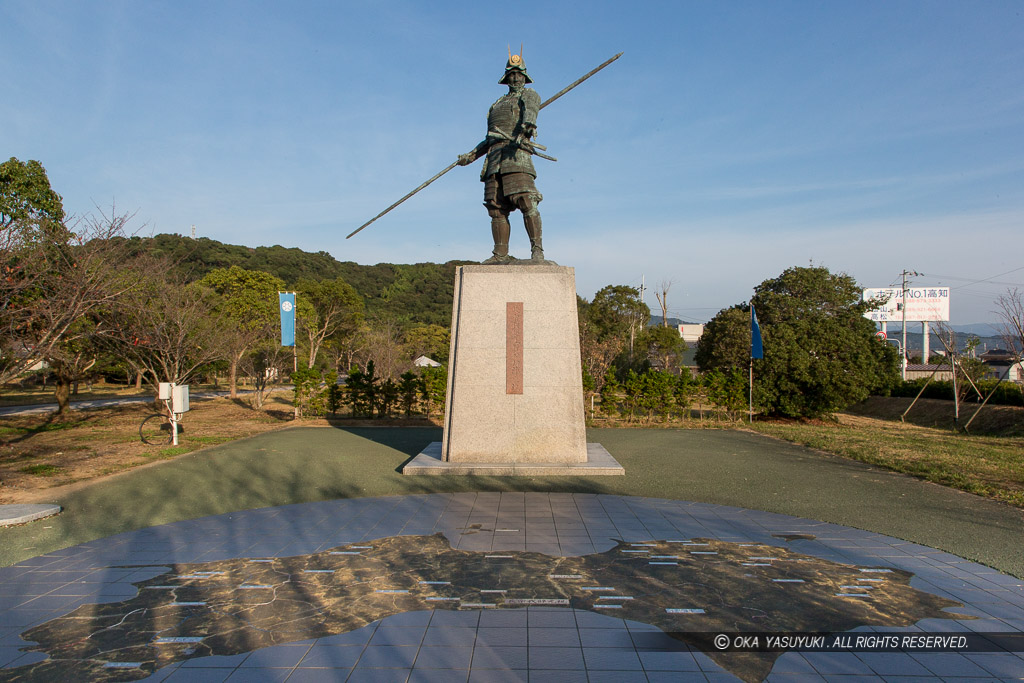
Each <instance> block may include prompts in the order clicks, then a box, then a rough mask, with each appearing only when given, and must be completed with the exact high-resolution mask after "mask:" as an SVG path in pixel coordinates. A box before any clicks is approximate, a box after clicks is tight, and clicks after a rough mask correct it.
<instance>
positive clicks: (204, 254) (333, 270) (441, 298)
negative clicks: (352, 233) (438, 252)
mask: <svg viewBox="0 0 1024 683" xmlns="http://www.w3.org/2000/svg"><path fill="white" fill-rule="evenodd" d="M132 240H133V241H134V240H139V241H140V244H139V247H140V248H141V249H146V250H148V251H150V252H151V253H153V254H160V255H166V256H168V257H170V258H171V259H172V260H174V261H175V262H177V263H180V264H181V267H182V269H183V270H184V271H185V272H186V273H187V276H188V278H189V279H190V280H198V279H199V278H201V277H203V276H204V275H206V274H207V273H209V272H210V271H211V270H213V269H215V268H230V267H231V266H240V267H241V268H245V269H246V270H262V271H264V272H267V273H270V274H271V275H276V276H277V277H279V278H281V279H282V280H284V281H285V282H286V283H287V284H288V285H289V286H292V285H295V284H296V283H297V282H298V281H299V280H301V279H312V280H325V279H334V278H337V277H341V278H344V280H345V281H346V282H348V283H349V284H350V285H352V287H354V288H355V290H356V291H357V292H359V294H360V296H362V297H363V300H364V301H365V302H366V310H367V313H369V314H371V315H375V314H376V315H384V316H389V317H393V318H395V319H396V320H399V321H402V322H410V323H429V324H434V325H441V326H443V327H448V325H449V324H450V322H451V314H452V287H453V284H454V281H455V267H456V266H459V265H464V264H466V263H472V262H471V261H449V262H448V263H416V264H393V263H378V264H377V265H374V266H364V265H360V264H358V263H353V262H352V261H344V262H342V261H338V260H337V259H335V258H334V257H333V256H331V255H330V254H328V253H327V252H326V251H319V252H316V253H312V252H308V251H303V250H301V249H297V248H294V247H293V248H286V247H282V246H273V247H245V246H241V245H237V244H224V243H222V242H218V241H217V240H211V239H209V238H207V237H200V238H198V239H194V240H193V239H191V238H189V237H183V236H181V235H166V234H161V235H155V236H153V237H142V238H140V237H133V238H132Z"/></svg>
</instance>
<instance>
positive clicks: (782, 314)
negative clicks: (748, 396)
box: [697, 266, 898, 417]
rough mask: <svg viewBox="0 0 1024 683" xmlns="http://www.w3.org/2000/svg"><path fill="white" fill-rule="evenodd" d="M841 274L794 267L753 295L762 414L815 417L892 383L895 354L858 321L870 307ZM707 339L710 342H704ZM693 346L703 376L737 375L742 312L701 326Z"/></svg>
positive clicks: (745, 356) (746, 322)
mask: <svg viewBox="0 0 1024 683" xmlns="http://www.w3.org/2000/svg"><path fill="white" fill-rule="evenodd" d="M861 292H862V290H861V288H860V286H858V285H857V283H856V281H855V280H854V279H853V278H852V277H850V276H849V275H846V274H838V275H837V274H833V273H831V272H829V270H828V269H827V268H824V267H821V266H817V267H815V266H811V267H806V268H804V267H794V268H789V269H787V270H786V271H785V272H784V273H782V274H781V275H780V276H778V277H776V278H772V279H770V280H765V281H764V282H762V283H761V284H760V285H758V286H757V287H756V288H755V289H754V296H753V297H752V298H751V303H752V304H753V305H754V307H755V309H756V310H757V316H758V320H759V322H760V325H761V333H762V338H763V341H764V358H763V359H761V360H756V361H754V403H755V405H757V406H758V407H759V408H762V409H764V410H765V411H767V412H768V413H771V414H777V415H785V416H791V417H816V416H820V415H824V414H827V413H832V412H835V411H837V410H842V409H843V408H845V407H847V406H849V405H851V404H853V403H856V402H858V401H861V400H863V399H864V398H867V396H868V395H869V394H870V393H871V392H872V391H881V390H885V389H888V388H889V387H891V386H893V384H894V383H895V382H896V381H897V375H898V368H897V359H896V352H895V350H894V349H893V348H892V347H891V346H889V345H887V344H884V343H882V342H880V341H879V340H878V339H877V338H876V337H875V326H874V323H872V322H871V321H870V320H868V319H867V318H865V317H864V313H865V312H866V311H867V310H868V308H869V307H870V305H871V304H868V303H866V302H864V301H863V300H862V297H861ZM709 332H710V335H709ZM704 335H705V337H708V339H707V340H705V339H704V338H702V339H701V341H700V343H699V345H698V354H697V363H698V366H699V367H700V368H701V370H702V371H707V370H711V369H716V368H717V369H721V370H728V369H731V368H736V369H738V370H740V371H742V370H743V369H744V368H745V367H746V366H747V363H748V362H749V358H750V356H749V353H750V314H749V307H746V306H734V307H732V308H730V309H726V310H724V311H722V312H721V313H719V314H718V315H717V316H715V318H714V319H713V320H712V321H711V322H709V323H708V325H707V326H706V327H705V330H704Z"/></svg>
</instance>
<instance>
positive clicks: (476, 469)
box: [402, 441, 626, 477]
mask: <svg viewBox="0 0 1024 683" xmlns="http://www.w3.org/2000/svg"><path fill="white" fill-rule="evenodd" d="M625 473H626V470H625V468H623V466H622V465H620V464H619V463H618V461H617V460H616V459H615V458H613V457H612V455H611V453H609V452H608V450H607V449H606V448H605V447H604V446H602V445H601V444H599V443H588V444H587V461H586V462H576V463H564V462H550V463H548V462H521V463H516V462H445V461H444V460H442V459H441V442H440V441H435V442H433V443H431V444H430V445H429V446H427V447H426V448H424V449H423V452H422V453H420V454H419V455H417V456H416V457H415V458H413V459H412V460H410V461H409V462H408V463H406V465H405V467H403V468H402V474H474V475H485V476H490V477H538V476H574V477H589V476H597V475H623V474H625Z"/></svg>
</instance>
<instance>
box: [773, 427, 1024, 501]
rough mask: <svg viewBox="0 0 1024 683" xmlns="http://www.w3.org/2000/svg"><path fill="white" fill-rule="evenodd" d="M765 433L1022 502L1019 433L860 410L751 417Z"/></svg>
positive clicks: (1023, 463) (1023, 442)
mask: <svg viewBox="0 0 1024 683" xmlns="http://www.w3.org/2000/svg"><path fill="white" fill-rule="evenodd" d="M753 428H754V429H755V430H756V431H758V432H760V433H762V434H766V435H768V436H773V437H777V438H780V439H785V440H786V441H791V442H793V443H798V444H801V445H804V446H808V447H810V448H815V449H818V450H821V451H826V452H828V453H834V454H836V455H841V456H844V457H847V458H852V459H854V460H859V461H861V462H866V463H869V464H872V465H878V466H880V467H885V468H887V469H890V470H894V471H896V472H903V473H906V474H910V475H913V476H915V477H920V478H921V479H925V480H927V481H931V482H934V483H936V484H942V485H944V486H950V487H953V488H957V489H960V490H963V491H968V492H970V493H975V494H978V495H981V496H985V497H987V498H993V499H995V500H1000V501H1003V502H1005V503H1009V504H1011V505H1016V506H1018V507H1024V438H1022V437H1005V436H973V435H966V434H958V433H954V432H952V431H950V430H948V429H936V428H932V427H921V426H918V425H912V424H904V423H900V422H892V421H885V420H881V419H876V418H872V417H865V416H863V415H840V416H839V417H838V420H837V421H836V422H832V423H829V422H821V421H819V422H815V423H803V422H796V421H764V422H755V423H754V425H753Z"/></svg>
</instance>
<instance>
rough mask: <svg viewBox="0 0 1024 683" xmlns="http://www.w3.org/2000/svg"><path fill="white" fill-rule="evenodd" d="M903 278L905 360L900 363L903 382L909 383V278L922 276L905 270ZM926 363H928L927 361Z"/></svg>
mask: <svg viewBox="0 0 1024 683" xmlns="http://www.w3.org/2000/svg"><path fill="white" fill-rule="evenodd" d="M900 275H902V276H903V359H902V362H901V363H900V368H901V372H900V375H901V377H902V378H903V381H904V382H906V381H907V276H908V275H913V276H914V277H917V276H919V275H920V273H918V272H917V271H913V270H907V269H906V268H904V269H903V272H902V273H900ZM925 362H926V363H927V362H928V361H925Z"/></svg>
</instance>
